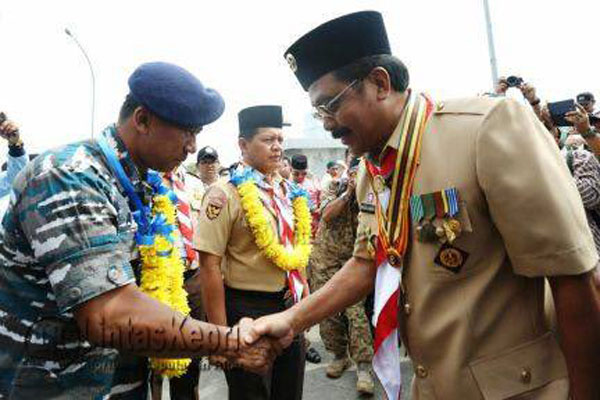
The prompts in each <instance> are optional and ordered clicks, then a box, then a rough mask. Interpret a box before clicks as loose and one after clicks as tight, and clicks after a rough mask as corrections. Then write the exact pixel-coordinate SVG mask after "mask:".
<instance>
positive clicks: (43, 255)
mask: <svg viewBox="0 0 600 400" xmlns="http://www.w3.org/2000/svg"><path fill="white" fill-rule="evenodd" d="M81 158H82V159H84V158H86V156H83V155H82V156H81ZM101 169H102V168H101V166H100V165H99V164H98V162H97V161H95V160H94V159H93V158H92V157H89V159H85V160H83V161H81V162H80V163H79V164H69V163H67V164H60V163H57V164H56V165H53V166H51V167H49V168H46V169H45V170H42V171H41V172H40V173H38V174H36V175H34V176H32V177H31V178H30V179H29V181H28V182H27V184H26V188H25V190H24V191H23V195H22V196H21V197H20V198H19V199H18V202H17V203H16V205H15V207H16V208H15V211H16V212H17V213H18V219H19V220H20V221H21V222H20V227H21V230H22V235H23V239H24V241H26V242H27V245H28V246H30V248H31V251H32V252H33V254H34V255H35V260H36V262H37V263H38V264H39V265H42V266H43V267H44V268H45V271H46V274H47V275H48V280H49V282H50V285H51V287H52V290H53V292H54V295H55V297H56V302H57V304H58V307H59V309H60V311H61V312H64V311H66V310H68V309H70V308H72V307H73V306H75V305H78V304H81V303H83V302H85V301H87V300H89V299H92V298H94V297H96V296H98V295H100V294H102V293H105V292H107V291H110V290H113V289H115V288H117V287H120V286H123V285H126V284H128V283H131V282H134V281H135V278H134V274H133V270H132V268H131V265H130V264H129V256H130V251H128V250H127V249H128V245H129V248H130V246H131V243H132V241H133V233H132V232H131V229H132V228H131V223H128V221H127V215H129V216H131V214H130V213H129V209H128V206H127V204H126V202H125V200H124V199H123V198H122V197H120V194H118V192H117V189H116V186H115V184H114V182H111V179H110V176H108V175H107V174H106V170H104V174H102V173H101ZM117 194H118V196H119V197H120V198H121V204H118V202H117V201H116V198H117Z"/></svg>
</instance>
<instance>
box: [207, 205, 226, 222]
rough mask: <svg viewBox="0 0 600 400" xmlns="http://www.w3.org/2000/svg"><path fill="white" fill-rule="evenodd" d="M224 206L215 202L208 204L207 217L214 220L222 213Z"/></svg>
mask: <svg viewBox="0 0 600 400" xmlns="http://www.w3.org/2000/svg"><path fill="white" fill-rule="evenodd" d="M222 209H223V207H218V206H216V205H214V204H208V205H207V206H206V217H207V218H208V219H210V220H213V219H215V218H217V217H218V216H219V214H221V210H222Z"/></svg>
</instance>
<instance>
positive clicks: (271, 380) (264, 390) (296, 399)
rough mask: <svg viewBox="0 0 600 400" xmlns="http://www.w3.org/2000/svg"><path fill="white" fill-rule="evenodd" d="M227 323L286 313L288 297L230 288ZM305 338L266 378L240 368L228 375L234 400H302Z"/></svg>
mask: <svg viewBox="0 0 600 400" xmlns="http://www.w3.org/2000/svg"><path fill="white" fill-rule="evenodd" d="M225 302H226V309H227V322H228V324H229V325H230V326H233V325H235V324H237V322H238V321H239V320H240V319H241V318H242V317H250V318H259V317H262V316H264V315H268V314H273V313H276V312H280V311H283V310H285V309H286V308H287V307H286V301H285V300H284V293H283V292H279V293H266V292H252V291H245V290H236V289H231V288H226V290H225ZM305 352H306V348H305V345H304V335H298V336H296V337H295V338H294V341H293V343H292V344H291V345H290V347H288V348H287V349H285V350H284V352H283V353H282V354H281V355H280V356H279V357H277V358H276V359H275V363H274V364H273V368H272V369H271V371H269V373H267V375H266V376H261V375H257V374H253V373H251V372H247V371H244V370H243V369H240V368H232V369H231V370H229V371H226V372H225V377H226V378H227V385H228V386H229V399H230V400H300V399H302V388H303V385H304V357H305Z"/></svg>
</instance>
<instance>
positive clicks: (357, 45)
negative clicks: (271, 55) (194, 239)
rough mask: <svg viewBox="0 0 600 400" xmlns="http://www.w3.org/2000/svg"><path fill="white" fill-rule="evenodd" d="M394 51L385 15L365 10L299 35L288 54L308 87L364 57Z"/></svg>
mask: <svg viewBox="0 0 600 400" xmlns="http://www.w3.org/2000/svg"><path fill="white" fill-rule="evenodd" d="M382 54H391V49H390V43H389V41H388V37H387V33H386V30H385V25H384V23H383V17H382V16H381V14H380V13H378V12H376V11H361V12H357V13H353V14H348V15H344V16H342V17H339V18H336V19H334V20H331V21H328V22H326V23H324V24H322V25H320V26H318V27H317V28H315V29H313V30H312V31H310V32H308V33H307V34H306V35H304V36H302V37H301V38H300V39H298V40H297V41H296V42H295V43H294V44H293V45H291V46H290V48H289V49H287V51H286V52H285V53H284V57H285V59H286V61H287V62H288V64H289V65H290V68H291V69H292V71H293V72H294V73H295V74H296V77H297V78H298V80H299V81H300V84H301V85H302V87H303V88H304V90H308V88H309V86H310V85H311V84H312V83H313V82H315V81H316V80H318V79H319V78H320V77H322V76H323V75H325V74H327V73H329V72H332V71H335V70H336V69H339V68H341V67H343V66H346V65H348V64H350V63H352V62H354V61H356V60H359V59H361V58H363V57H368V56H375V55H382Z"/></svg>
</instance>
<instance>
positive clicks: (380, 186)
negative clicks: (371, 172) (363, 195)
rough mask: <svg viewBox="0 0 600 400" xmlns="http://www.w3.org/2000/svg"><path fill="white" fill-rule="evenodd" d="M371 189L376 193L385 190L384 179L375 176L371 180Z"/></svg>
mask: <svg viewBox="0 0 600 400" xmlns="http://www.w3.org/2000/svg"><path fill="white" fill-rule="evenodd" d="M373 189H374V190H375V191H376V192H377V193H381V192H383V190H384V189H385V179H384V178H383V176H381V175H377V176H375V177H374V178H373Z"/></svg>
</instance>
